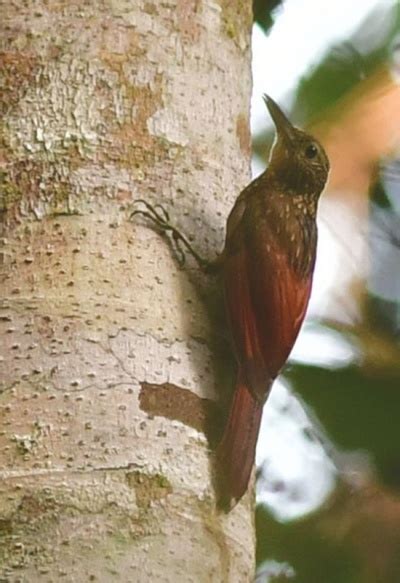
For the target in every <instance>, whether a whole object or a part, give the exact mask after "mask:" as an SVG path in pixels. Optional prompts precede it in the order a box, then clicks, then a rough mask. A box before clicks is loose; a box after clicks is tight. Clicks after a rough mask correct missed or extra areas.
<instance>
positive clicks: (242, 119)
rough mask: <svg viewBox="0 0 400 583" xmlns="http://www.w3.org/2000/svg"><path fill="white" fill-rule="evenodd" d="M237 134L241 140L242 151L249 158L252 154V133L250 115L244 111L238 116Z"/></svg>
mask: <svg viewBox="0 0 400 583" xmlns="http://www.w3.org/2000/svg"><path fill="white" fill-rule="evenodd" d="M236 136H237V138H238V140H239V147H240V151H241V152H242V154H244V156H246V157H247V158H248V157H249V156H250V154H251V135H250V128H249V122H248V117H247V115H245V114H244V113H241V114H239V115H238V116H237V118H236Z"/></svg>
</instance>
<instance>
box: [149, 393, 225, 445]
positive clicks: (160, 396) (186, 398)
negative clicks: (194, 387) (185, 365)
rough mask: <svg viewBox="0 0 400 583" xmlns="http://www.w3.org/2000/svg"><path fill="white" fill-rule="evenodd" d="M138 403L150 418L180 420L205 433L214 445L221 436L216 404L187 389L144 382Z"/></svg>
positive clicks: (219, 418) (220, 422) (219, 417)
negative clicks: (151, 416) (152, 416)
mask: <svg viewBox="0 0 400 583" xmlns="http://www.w3.org/2000/svg"><path fill="white" fill-rule="evenodd" d="M139 403H140V408H141V409H142V411H145V412H146V413H147V414H148V415H157V416H160V417H166V418H167V419H171V420H174V421H180V422H181V423H184V424H185V425H187V426H189V427H192V428H193V429H196V430H197V431H199V432H201V433H204V435H205V436H206V437H207V439H208V440H209V441H210V444H212V445H214V444H215V443H216V441H217V440H218V438H219V437H220V435H221V429H222V418H221V415H220V411H219V408H218V407H217V405H216V404H215V403H214V401H211V400H210V399H203V398H201V397H199V396H197V395H195V394H194V393H192V392H191V391H189V390H188V389H184V388H182V387H178V386H176V385H174V384H172V383H163V384H160V385H157V384H151V383H146V382H142V383H141V390H140V395H139Z"/></svg>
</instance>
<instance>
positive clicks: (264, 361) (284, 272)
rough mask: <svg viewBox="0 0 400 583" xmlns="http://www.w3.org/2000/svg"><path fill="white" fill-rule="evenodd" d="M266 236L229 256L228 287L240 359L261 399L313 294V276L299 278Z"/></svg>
mask: <svg viewBox="0 0 400 583" xmlns="http://www.w3.org/2000/svg"><path fill="white" fill-rule="evenodd" d="M264 235H265V236H259V237H258V239H257V237H253V241H252V242H251V241H250V242H246V244H244V243H243V242H242V244H241V245H240V248H239V249H238V250H237V252H233V253H231V254H227V256H226V258H225V263H224V288H225V300H226V306H227V311H228V318H229V321H230V326H231V330H232V336H233V341H234V346H235V349H236V354H237V359H238V361H239V365H240V368H241V370H242V373H243V374H244V376H245V379H246V382H247V383H248V386H249V388H250V390H251V391H252V392H253V393H254V394H255V395H256V396H258V397H259V398H263V397H265V391H266V387H267V385H268V383H269V384H270V381H271V379H273V378H275V377H276V376H277V374H278V373H279V371H280V369H281V368H282V366H283V365H284V364H285V362H286V359H287V358H288V356H289V353H290V351H291V349H292V347H293V344H294V342H295V340H296V337H297V334H298V332H299V330H300V326H301V324H302V321H303V319H304V316H305V313H306V309H307V305H308V300H309V297H310V293H311V283H312V280H311V275H310V276H309V277H306V278H300V277H298V276H297V275H296V274H295V273H294V271H293V269H292V268H291V267H290V265H289V264H288V260H287V256H286V255H285V253H283V252H282V251H281V250H279V248H278V246H277V244H276V243H275V244H274V242H273V241H272V240H271V238H270V237H268V233H266V234H264Z"/></svg>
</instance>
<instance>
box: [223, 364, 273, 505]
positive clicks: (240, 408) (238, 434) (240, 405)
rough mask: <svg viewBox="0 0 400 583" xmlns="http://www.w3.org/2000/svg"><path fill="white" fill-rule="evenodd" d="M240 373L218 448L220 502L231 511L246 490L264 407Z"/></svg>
mask: <svg viewBox="0 0 400 583" xmlns="http://www.w3.org/2000/svg"><path fill="white" fill-rule="evenodd" d="M240 376H241V375H239V382H238V384H237V386H236V389H235V393H234V396H233V402H232V405H231V410H230V413H229V418H228V421H227V424H226V427H225V431H224V435H223V437H222V440H221V442H220V444H219V446H218V448H217V464H218V468H217V473H218V490H219V492H218V498H219V500H218V503H219V506H220V507H222V508H223V509H224V510H230V509H231V508H232V507H233V506H234V505H235V504H236V502H238V500H240V498H241V497H242V496H243V494H244V493H245V492H246V490H247V486H248V483H249V479H250V475H251V471H252V469H253V466H254V460H255V452H256V444H257V437H258V432H259V429H260V423H261V415H262V410H263V404H262V403H260V402H259V401H258V400H257V399H255V398H254V397H253V395H252V394H251V393H250V391H249V389H248V388H247V387H246V385H245V383H243V382H242V381H241V380H240Z"/></svg>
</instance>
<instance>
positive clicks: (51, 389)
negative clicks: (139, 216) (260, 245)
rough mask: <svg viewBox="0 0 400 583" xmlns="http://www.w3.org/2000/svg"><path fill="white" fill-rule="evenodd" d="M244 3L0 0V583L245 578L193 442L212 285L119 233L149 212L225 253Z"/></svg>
mask: <svg viewBox="0 0 400 583" xmlns="http://www.w3.org/2000/svg"><path fill="white" fill-rule="evenodd" d="M250 5H251V3H250V0H248V1H241V0H236V1H229V2H228V1H226V0H219V1H217V0H214V1H212V0H190V1H189V0H180V1H179V0H178V1H177V0H166V1H165V2H159V1H158V0H151V1H150V0H147V1H145V0H138V1H133V0H129V1H127V0H109V1H102V2H101V1H98V0H96V1H95V0H90V1H88V2H75V1H71V0H68V1H64V0H61V1H58V2H56V1H55V0H48V1H47V2H45V1H44V0H36V1H33V0H28V1H24V2H22V1H17V2H14V3H9V2H6V1H5V0H1V3H0V32H1V35H0V51H1V52H0V80H1V82H0V108H1V115H2V118H1V121H0V188H1V203H2V204H1V210H2V218H3V219H4V222H3V232H2V240H1V245H2V249H1V278H2V284H1V285H2V287H1V304H0V307H1V311H0V333H1V337H0V348H1V361H0V381H1V385H0V428H1V431H0V479H1V482H0V579H1V580H2V581H3V580H5V581H29V582H34V581H58V580H62V581H89V580H95V581H118V580H120V581H139V582H140V581H157V582H158V581H196V582H201V581H235V582H236V581H247V580H251V579H252V573H253V560H254V533H253V523H252V496H249V495H247V496H246V497H245V499H244V500H243V502H242V503H241V504H239V505H238V506H237V508H236V509H234V510H233V511H232V512H231V513H230V514H229V515H223V514H220V513H218V512H217V510H216V509H215V494H214V489H213V486H212V480H211V469H210V451H209V446H208V442H207V439H206V437H205V434H204V432H205V429H204V427H205V423H206V422H208V420H209V418H210V416H211V415H212V414H213V404H215V402H216V401H217V400H218V398H219V395H220V392H221V390H222V388H221V387H220V386H219V385H220V379H221V378H222V376H223V375H222V373H221V372H218V374H217V371H219V368H220V366H219V363H218V362H216V358H217V355H216V350H215V347H216V345H218V343H223V341H222V340H220V339H219V337H218V334H219V333H218V331H216V330H215V323H214V322H213V320H212V318H210V317H209V310H208V309H207V304H206V303H205V302H204V297H207V294H208V293H209V291H211V289H212V285H211V284H210V283H209V282H208V281H207V280H206V279H205V278H202V279H201V278H200V279H199V276H196V277H193V273H194V272H193V270H192V271H182V270H179V268H178V266H177V264H176V261H174V259H173V256H172V255H171V252H170V249H169V248H168V246H167V245H166V243H165V240H164V239H162V238H161V237H160V236H158V235H157V234H155V233H154V231H152V230H151V229H149V228H147V227H146V225H145V224H143V222H142V223H141V222H140V221H138V222H137V223H135V224H132V222H130V221H129V220H128V217H129V212H130V205H131V202H132V200H133V199H135V198H145V199H148V200H151V201H153V202H160V201H162V202H163V203H164V204H165V205H166V206H168V208H170V209H171V211H172V212H171V214H172V215H173V217H174V218H175V217H176V218H177V219H178V221H179V225H180V226H181V227H182V228H183V229H184V230H185V231H186V232H194V233H195V234H196V244H197V246H198V248H199V249H200V251H201V252H202V253H203V254H205V255H206V256H207V255H208V256H212V255H213V254H214V253H215V252H216V251H217V250H219V249H220V247H221V244H222V240H223V228H224V223H225V218H226V216H227V213H228V211H229V208H230V206H231V205H232V202H233V200H234V198H235V196H236V195H237V194H238V192H239V190H240V189H241V188H242V187H243V186H244V185H245V183H246V182H247V181H248V179H249V135H248V110H249V94H250V48H249V38H250V26H251V14H250V9H251V6H250ZM199 281H200V282H201V283H202V285H203V296H200V294H199V286H198V282H199ZM218 419H219V420H220V417H218ZM219 422H221V421H219Z"/></svg>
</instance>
